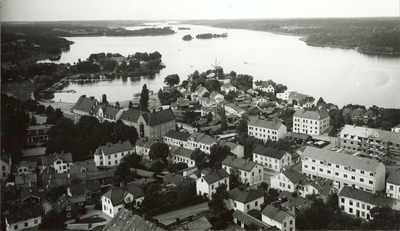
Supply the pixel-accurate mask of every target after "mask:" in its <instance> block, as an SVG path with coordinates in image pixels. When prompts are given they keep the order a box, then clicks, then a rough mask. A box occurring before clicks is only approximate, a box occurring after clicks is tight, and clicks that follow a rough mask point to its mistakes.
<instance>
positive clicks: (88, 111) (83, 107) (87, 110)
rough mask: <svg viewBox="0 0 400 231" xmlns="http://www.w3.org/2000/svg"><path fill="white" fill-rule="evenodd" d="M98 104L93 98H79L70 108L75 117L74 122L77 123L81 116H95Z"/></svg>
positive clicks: (84, 96)
mask: <svg viewBox="0 0 400 231" xmlns="http://www.w3.org/2000/svg"><path fill="white" fill-rule="evenodd" d="M98 104H99V102H98V101H97V100H96V99H95V98H94V97H93V96H91V97H89V98H88V97H86V95H82V96H81V97H79V99H78V101H77V102H76V104H75V106H73V107H72V112H73V113H74V116H75V122H78V121H79V120H80V118H81V117H82V116H93V115H95V109H96V107H97V105H98Z"/></svg>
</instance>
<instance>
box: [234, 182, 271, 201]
mask: <svg viewBox="0 0 400 231" xmlns="http://www.w3.org/2000/svg"><path fill="white" fill-rule="evenodd" d="M261 197H264V190H263V189H261V188H260V189H249V190H246V189H245V188H242V186H239V187H237V188H234V189H232V190H231V191H229V198H231V199H233V200H235V201H239V202H242V203H248V202H251V201H254V200H256V199H259V198H261Z"/></svg>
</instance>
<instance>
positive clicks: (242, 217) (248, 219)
mask: <svg viewBox="0 0 400 231" xmlns="http://www.w3.org/2000/svg"><path fill="white" fill-rule="evenodd" d="M232 217H233V218H235V219H237V220H238V221H240V222H243V223H244V224H246V225H249V226H250V225H252V224H254V225H256V226H258V227H259V228H261V229H262V230H269V229H270V228H271V226H270V225H268V224H266V223H264V222H262V221H260V220H258V219H256V218H254V217H252V216H250V215H248V214H246V213H243V212H242V211H239V210H235V211H234V212H233V213H232Z"/></svg>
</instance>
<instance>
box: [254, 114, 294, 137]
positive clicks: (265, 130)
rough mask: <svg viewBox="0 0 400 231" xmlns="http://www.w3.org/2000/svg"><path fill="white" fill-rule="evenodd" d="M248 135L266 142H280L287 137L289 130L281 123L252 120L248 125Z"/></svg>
mask: <svg viewBox="0 0 400 231" xmlns="http://www.w3.org/2000/svg"><path fill="white" fill-rule="evenodd" d="M247 127H248V131H247V132H248V135H249V136H253V137H255V138H257V139H260V140H262V141H264V142H266V141H267V140H268V139H269V140H272V141H278V140H279V139H283V138H285V137H286V133H287V128H286V126H285V125H283V124H282V123H280V122H275V121H267V120H259V119H256V118H254V119H252V120H250V121H249V123H248V125H247Z"/></svg>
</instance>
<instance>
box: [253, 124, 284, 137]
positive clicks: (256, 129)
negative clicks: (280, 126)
mask: <svg viewBox="0 0 400 231" xmlns="http://www.w3.org/2000/svg"><path fill="white" fill-rule="evenodd" d="M253 128H254V130H255V131H258V129H259V130H260V132H265V128H257V127H252V126H249V130H253ZM267 133H268V134H270V133H271V134H273V135H276V134H278V132H277V131H274V130H270V129H267Z"/></svg>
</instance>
